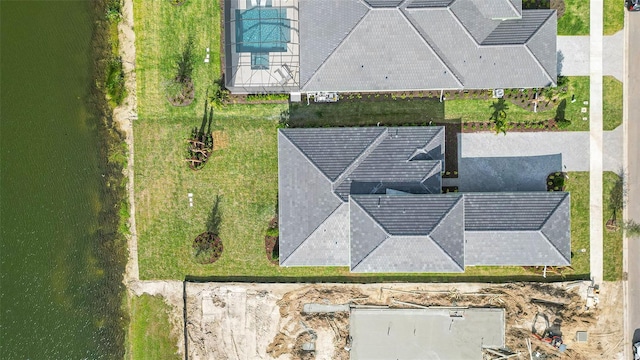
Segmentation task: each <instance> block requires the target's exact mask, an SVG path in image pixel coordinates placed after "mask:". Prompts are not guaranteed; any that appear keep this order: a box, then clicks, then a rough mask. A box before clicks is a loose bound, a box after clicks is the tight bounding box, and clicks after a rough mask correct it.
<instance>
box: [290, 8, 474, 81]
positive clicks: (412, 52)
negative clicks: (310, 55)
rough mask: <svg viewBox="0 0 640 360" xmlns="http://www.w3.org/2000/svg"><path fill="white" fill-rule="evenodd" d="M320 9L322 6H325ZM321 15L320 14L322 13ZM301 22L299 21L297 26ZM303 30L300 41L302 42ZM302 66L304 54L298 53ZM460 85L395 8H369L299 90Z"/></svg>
mask: <svg viewBox="0 0 640 360" xmlns="http://www.w3.org/2000/svg"><path fill="white" fill-rule="evenodd" d="M323 8H324V7H323ZM322 19H324V16H323V17H322ZM303 26H304V25H302V24H301V28H302V27H303ZM303 36H304V35H303V34H301V40H300V41H301V43H302V42H303V41H305V39H304V37H303ZM301 56H302V58H301V60H302V65H301V68H302V67H305V66H306V65H304V55H301ZM425 84H439V85H440V86H439V88H460V87H461V84H460V82H459V81H458V80H457V79H456V78H455V76H454V75H453V74H452V73H451V71H450V70H449V69H448V68H447V67H446V66H445V65H444V64H443V62H442V60H441V59H440V58H439V57H438V55H437V54H436V53H435V52H434V51H433V49H431V47H430V46H429V45H428V44H427V43H426V41H425V40H424V39H423V38H422V37H421V36H420V34H418V32H417V31H416V30H415V29H414V28H413V27H412V26H411V24H410V23H409V22H408V21H407V19H406V18H405V17H404V16H403V14H402V13H401V12H400V11H399V10H397V9H389V8H377V9H372V10H369V12H368V13H367V14H366V15H365V16H364V18H363V19H362V21H360V22H359V23H358V25H357V26H356V27H355V28H354V29H353V30H352V31H351V32H350V33H349V35H348V36H346V37H345V39H344V40H343V41H342V43H341V44H340V46H338V47H337V48H336V49H335V51H334V52H333V53H332V54H331V56H330V57H329V58H328V59H327V60H326V61H325V62H324V64H322V66H320V67H319V68H318V70H317V71H316V72H315V74H314V75H313V76H312V77H311V78H310V80H309V81H308V82H306V84H305V85H303V89H304V90H305V91H315V90H333V91H350V90H399V89H424V88H425Z"/></svg>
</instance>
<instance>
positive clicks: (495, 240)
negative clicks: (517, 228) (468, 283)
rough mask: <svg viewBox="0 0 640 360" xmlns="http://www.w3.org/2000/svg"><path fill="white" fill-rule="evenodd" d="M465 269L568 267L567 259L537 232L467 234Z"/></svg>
mask: <svg viewBox="0 0 640 360" xmlns="http://www.w3.org/2000/svg"><path fill="white" fill-rule="evenodd" d="M464 237H465V253H466V256H465V260H466V264H467V265H468V266H544V265H555V266H568V265H571V260H570V259H571V255H570V254H569V257H568V258H567V257H566V256H564V255H563V254H561V253H560V252H558V250H556V249H555V248H554V247H553V246H550V244H549V241H548V240H547V239H546V238H545V237H544V236H542V235H541V234H540V232H537V231H522V232H516V233H514V232H505V231H489V232H486V231H466V232H465V234H464Z"/></svg>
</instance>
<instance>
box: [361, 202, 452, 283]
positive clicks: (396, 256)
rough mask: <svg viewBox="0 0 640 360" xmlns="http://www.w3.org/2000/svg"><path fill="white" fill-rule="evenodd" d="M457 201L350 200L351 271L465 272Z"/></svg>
mask: <svg viewBox="0 0 640 360" xmlns="http://www.w3.org/2000/svg"><path fill="white" fill-rule="evenodd" d="M461 198H462V196H461V195H409V194H407V195H395V196H386V195H385V196H375V195H373V196H372V195H353V196H351V201H350V205H351V214H350V221H351V271H353V272H461V271H464V243H463V241H464V229H463V226H462V223H463V207H464V204H463V201H462V199H461ZM381 231H383V232H384V233H385V234H386V236H384V237H383V236H382V235H381ZM370 232H371V233H373V234H375V235H374V236H370V235H369V234H370Z"/></svg>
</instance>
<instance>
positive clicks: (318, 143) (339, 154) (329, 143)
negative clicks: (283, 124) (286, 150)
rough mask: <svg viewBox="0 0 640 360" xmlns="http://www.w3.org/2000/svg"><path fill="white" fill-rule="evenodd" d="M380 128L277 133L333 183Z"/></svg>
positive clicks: (305, 130) (381, 129)
mask: <svg viewBox="0 0 640 360" xmlns="http://www.w3.org/2000/svg"><path fill="white" fill-rule="evenodd" d="M383 131H384V128H379V127H378V128H332V129H331V128H329V129H324V130H323V131H322V132H318V131H317V130H316V129H296V130H287V129H285V130H282V131H281V132H280V133H281V134H283V135H284V136H286V137H287V138H288V139H289V141H291V142H292V143H293V144H294V145H296V146H297V147H298V149H300V151H302V153H303V154H304V155H305V156H306V157H308V158H309V160H311V161H312V162H313V163H314V164H316V166H317V167H318V169H320V171H322V172H323V173H324V174H325V175H327V177H328V178H329V179H330V180H331V181H334V180H336V178H337V177H338V176H339V175H340V174H342V172H343V171H344V170H345V169H346V168H347V167H348V166H349V165H350V164H351V163H352V162H353V161H354V160H355V159H356V158H357V157H358V156H359V155H360V154H362V152H363V151H364V150H365V149H367V148H368V147H369V146H370V145H371V143H372V142H373V141H374V140H375V139H376V138H377V137H378V136H380V134H382V132H383Z"/></svg>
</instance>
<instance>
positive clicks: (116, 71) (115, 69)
mask: <svg viewBox="0 0 640 360" xmlns="http://www.w3.org/2000/svg"><path fill="white" fill-rule="evenodd" d="M105 86H106V88H107V95H108V96H109V100H111V101H112V102H113V103H114V104H115V105H120V104H121V103H122V100H123V99H124V98H125V95H126V88H125V86H124V69H123V68H122V58H120V57H119V56H114V57H112V58H111V59H110V60H109V64H108V65H107V79H106V80H105Z"/></svg>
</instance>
